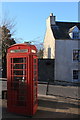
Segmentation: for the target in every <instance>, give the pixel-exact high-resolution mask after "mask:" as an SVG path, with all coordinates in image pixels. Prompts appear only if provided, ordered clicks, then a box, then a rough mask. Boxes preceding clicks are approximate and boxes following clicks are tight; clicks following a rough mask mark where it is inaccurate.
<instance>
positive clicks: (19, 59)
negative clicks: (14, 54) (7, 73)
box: [13, 58, 26, 63]
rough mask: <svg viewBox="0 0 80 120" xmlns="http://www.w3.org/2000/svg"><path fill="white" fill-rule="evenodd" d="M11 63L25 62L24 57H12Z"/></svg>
mask: <svg viewBox="0 0 80 120" xmlns="http://www.w3.org/2000/svg"><path fill="white" fill-rule="evenodd" d="M13 63H26V58H13Z"/></svg>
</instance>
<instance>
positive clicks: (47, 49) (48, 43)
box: [43, 16, 55, 59]
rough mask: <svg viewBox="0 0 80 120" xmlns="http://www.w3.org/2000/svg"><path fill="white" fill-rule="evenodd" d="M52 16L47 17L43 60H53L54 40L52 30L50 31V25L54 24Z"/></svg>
mask: <svg viewBox="0 0 80 120" xmlns="http://www.w3.org/2000/svg"><path fill="white" fill-rule="evenodd" d="M53 18H54V16H49V17H48V19H47V20H46V33H45V38H44V54H43V58H50V59H54V58H55V38H54V36H53V33H52V30H51V24H55V21H54V22H53V21H52V20H53Z"/></svg>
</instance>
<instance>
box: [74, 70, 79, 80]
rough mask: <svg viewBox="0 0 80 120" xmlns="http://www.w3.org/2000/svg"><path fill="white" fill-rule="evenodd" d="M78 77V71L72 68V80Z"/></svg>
mask: <svg viewBox="0 0 80 120" xmlns="http://www.w3.org/2000/svg"><path fill="white" fill-rule="evenodd" d="M78 77H79V71H78V70H73V80H75V79H76V80H78Z"/></svg>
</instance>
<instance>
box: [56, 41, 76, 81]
mask: <svg viewBox="0 0 80 120" xmlns="http://www.w3.org/2000/svg"><path fill="white" fill-rule="evenodd" d="M55 49H56V50H55V80H63V81H71V82H72V81H73V80H72V77H73V74H72V73H73V70H76V69H78V62H74V61H73V49H78V40H56V46H55Z"/></svg>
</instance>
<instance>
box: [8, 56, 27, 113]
mask: <svg viewBox="0 0 80 120" xmlns="http://www.w3.org/2000/svg"><path fill="white" fill-rule="evenodd" d="M9 59H10V60H8V61H10V63H8V66H10V67H9V68H10V69H11V70H10V72H11V73H9V74H10V75H9V76H10V80H11V81H10V82H9V84H8V86H9V89H10V90H9V93H10V94H11V95H10V97H11V98H10V97H9V96H8V98H9V99H10V100H11V108H10V109H11V110H12V111H13V112H14V111H15V112H16V111H17V112H18V111H19V113H20V112H21V113H26V112H28V111H26V110H27V109H26V106H27V107H28V101H27V100H28V96H27V93H28V86H27V85H28V57H26V56H22V57H21V56H20V57H19V56H18V57H10V58H9ZM10 100H8V102H10ZM9 105H10V103H9Z"/></svg>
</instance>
